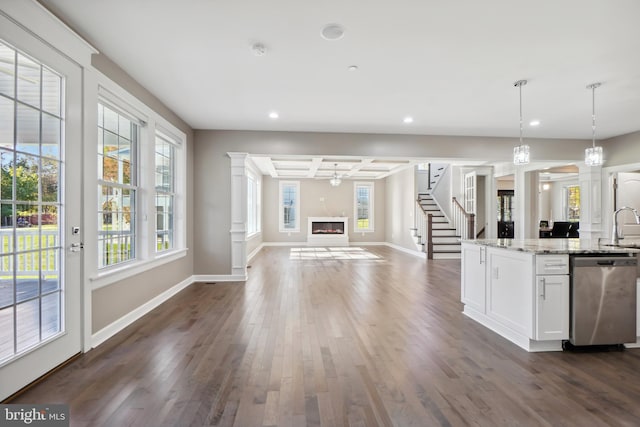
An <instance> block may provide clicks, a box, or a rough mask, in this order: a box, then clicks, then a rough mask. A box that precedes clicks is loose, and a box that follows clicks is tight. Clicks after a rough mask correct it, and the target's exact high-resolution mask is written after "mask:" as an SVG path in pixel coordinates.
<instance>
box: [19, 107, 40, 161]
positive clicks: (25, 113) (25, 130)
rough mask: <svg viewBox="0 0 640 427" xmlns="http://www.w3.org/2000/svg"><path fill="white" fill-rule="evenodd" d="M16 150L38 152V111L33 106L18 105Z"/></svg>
mask: <svg viewBox="0 0 640 427" xmlns="http://www.w3.org/2000/svg"><path fill="white" fill-rule="evenodd" d="M16 133H17V135H16V136H17V145H16V150H18V151H22V152H25V153H31V154H36V155H38V154H40V112H38V110H36V109H35V108H31V107H27V106H25V105H18V120H17V132H16Z"/></svg>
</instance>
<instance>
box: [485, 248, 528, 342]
mask: <svg viewBox="0 0 640 427" xmlns="http://www.w3.org/2000/svg"><path fill="white" fill-rule="evenodd" d="M533 268H534V255H533V254H532V253H530V252H520V251H512V250H509V249H500V248H488V249H487V279H486V280H487V316H489V317H490V318H491V319H493V320H495V321H496V322H499V323H501V324H502V325H503V326H506V327H508V328H509V329H511V330H512V331H514V332H516V333H518V334H520V335H522V336H525V337H528V338H533V336H534V329H535V328H534V314H533V310H534V300H533V298H534V293H533V283H534V277H535V276H534V270H533Z"/></svg>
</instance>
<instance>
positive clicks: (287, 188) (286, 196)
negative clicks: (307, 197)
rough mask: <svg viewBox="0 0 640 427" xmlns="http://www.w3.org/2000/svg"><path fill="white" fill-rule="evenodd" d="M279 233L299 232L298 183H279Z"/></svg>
mask: <svg viewBox="0 0 640 427" xmlns="http://www.w3.org/2000/svg"><path fill="white" fill-rule="evenodd" d="M279 193H280V198H279V210H280V213H279V223H280V226H279V229H280V232H283V233H286V232H299V231H300V218H299V213H300V182H299V181H280V192H279Z"/></svg>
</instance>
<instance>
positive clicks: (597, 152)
mask: <svg viewBox="0 0 640 427" xmlns="http://www.w3.org/2000/svg"><path fill="white" fill-rule="evenodd" d="M601 85H602V83H593V84H590V85H589V86H587V89H591V144H592V145H591V148H587V149H586V150H584V163H585V164H586V165H587V166H601V165H602V163H604V156H603V155H602V147H596V89H597V88H598V87H600V86H601Z"/></svg>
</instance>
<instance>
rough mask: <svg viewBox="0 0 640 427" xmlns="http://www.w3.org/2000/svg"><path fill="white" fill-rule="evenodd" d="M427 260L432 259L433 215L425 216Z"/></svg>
mask: <svg viewBox="0 0 640 427" xmlns="http://www.w3.org/2000/svg"><path fill="white" fill-rule="evenodd" d="M427 259H433V215H432V214H429V215H427Z"/></svg>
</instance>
